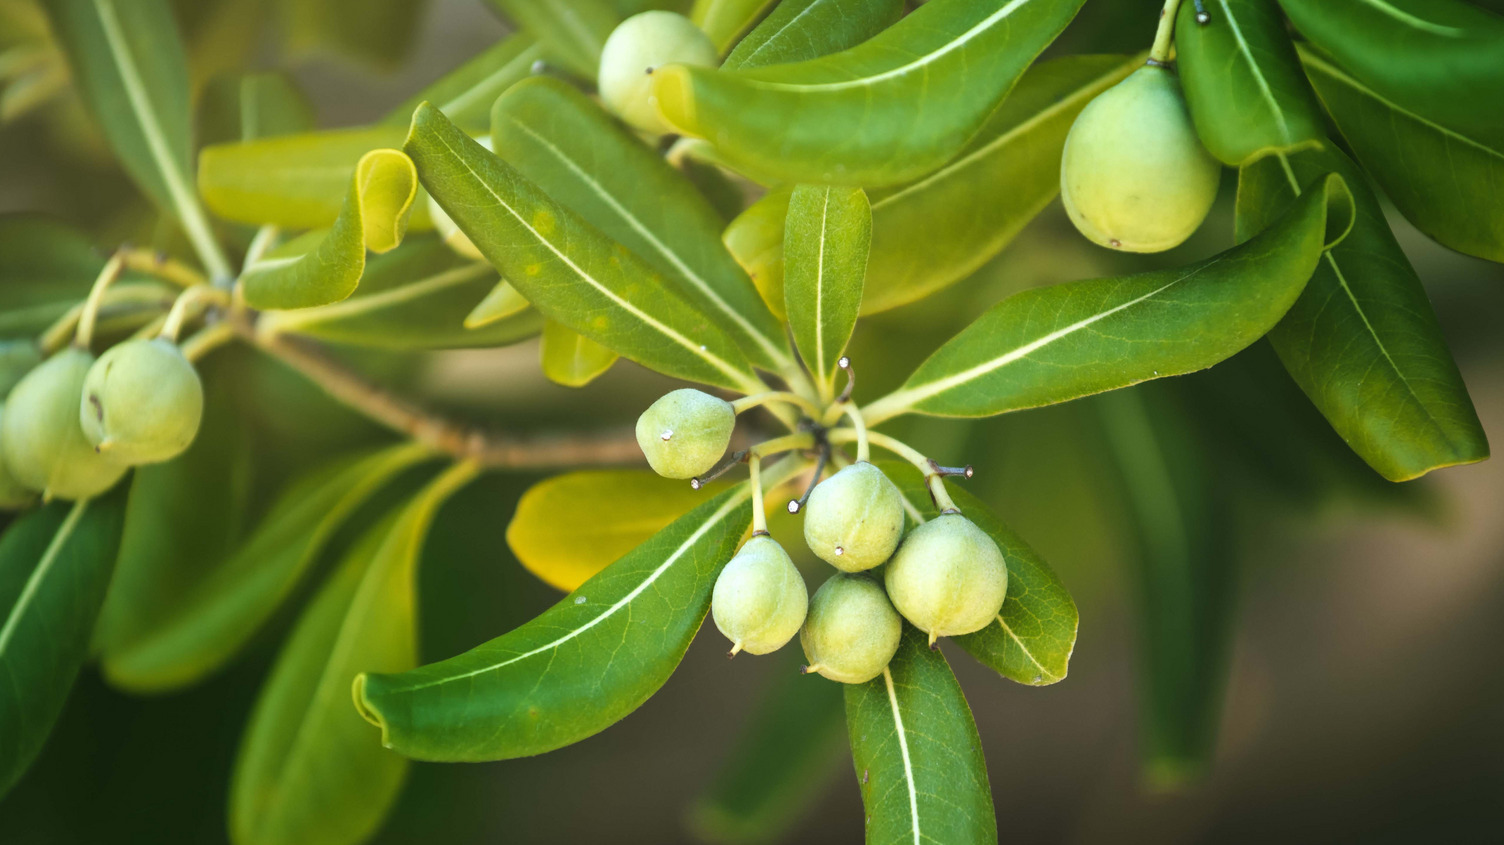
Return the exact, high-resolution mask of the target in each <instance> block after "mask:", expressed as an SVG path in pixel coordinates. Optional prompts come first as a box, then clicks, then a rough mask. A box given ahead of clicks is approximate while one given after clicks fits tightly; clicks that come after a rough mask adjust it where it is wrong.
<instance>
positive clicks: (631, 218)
mask: <svg viewBox="0 0 1504 845" xmlns="http://www.w3.org/2000/svg"><path fill="white" fill-rule="evenodd" d="M491 138H492V147H493V149H495V150H496V154H497V155H498V156H500V157H501V158H502V159H503V160H504V161H506V163H507V164H509V165H511V166H512V167H515V168H516V169H517V171H518V172H519V173H521V174H522V176H523V177H524V178H526V179H527V180H528V181H530V182H532V183H533V184H535V185H537V186H538V187H539V188H540V189H542V190H543V192H544V193H545V194H547V195H548V196H549V197H550V198H551V199H553V200H554V201H556V202H558V203H560V204H561V205H563V206H565V207H566V208H568V209H569V210H571V211H573V212H575V213H576V214H578V215H580V217H582V218H583V219H584V220H585V222H586V223H589V224H590V225H591V226H594V227H595V228H597V229H599V230H601V231H602V232H603V233H605V235H606V236H607V237H609V238H611V239H612V240H614V241H616V242H617V243H620V244H622V245H623V246H625V247H626V248H627V249H630V250H631V251H632V252H634V253H636V255H637V256H638V257H640V258H642V259H643V260H644V261H646V262H647V263H648V264H649V265H650V266H651V267H652V268H653V269H654V270H656V271H657V272H659V273H661V274H663V276H664V278H666V279H668V280H669V281H670V282H671V283H672V284H673V285H674V287H675V289H676V290H677V291H678V292H679V293H680V294H682V295H683V296H684V298H685V299H687V300H689V301H690V302H691V303H693V304H694V305H695V306H696V307H697V308H698V309H699V310H700V311H702V312H704V313H705V314H707V315H709V316H711V317H712V318H714V319H715V320H716V322H717V324H718V325H719V326H720V327H721V328H722V329H723V330H725V331H726V332H727V333H728V334H730V335H731V337H732V338H733V339H734V340H735V341H736V342H737V345H738V346H740V347H741V348H742V350H743V351H744V352H745V353H746V355H747V357H748V358H750V359H751V361H752V363H754V364H756V365H758V366H760V367H763V368H765V369H773V370H776V369H779V368H780V367H787V366H790V361H791V359H790V356H789V354H788V345H787V343H786V342H785V340H784V335H783V327H782V326H780V325H779V324H778V321H777V320H775V319H773V315H772V314H770V313H769V312H768V310H767V309H766V308H764V307H763V305H762V302H761V301H760V300H759V299H758V297H757V294H756V292H755V290H754V288H753V287H752V285H751V284H750V283H749V281H748V279H747V276H746V274H744V273H743V272H742V271H741V269H740V268H739V267H738V266H737V264H736V261H735V260H734V259H733V258H731V256H729V255H727V254H726V250H725V249H724V248H723V247H722V246H721V243H720V228H721V221H720V216H719V215H718V214H716V212H715V210H714V208H712V207H711V205H710V203H709V202H707V201H706V200H705V198H704V197H703V196H701V195H700V192H699V191H698V190H696V189H695V187H694V185H693V183H691V182H690V181H689V180H688V179H686V178H685V177H684V174H682V173H680V172H679V171H678V170H675V169H674V168H673V167H672V166H670V165H669V164H668V163H667V162H665V161H664V160H663V157H662V156H660V155H657V154H656V153H654V152H653V151H652V150H651V149H649V148H648V147H646V146H644V145H643V143H642V142H641V141H640V140H638V139H637V138H636V137H635V136H634V135H632V134H631V133H629V132H628V131H627V130H626V129H624V128H622V126H621V125H620V124H619V123H617V122H616V121H615V120H612V119H611V117H610V116H608V115H607V114H606V113H605V112H604V111H602V110H601V108H600V106H598V105H596V104H595V103H594V102H592V101H591V100H590V98H589V97H586V96H585V95H584V94H581V93H580V92H579V91H578V90H576V89H575V88H574V87H573V86H571V85H568V84H566V83H564V82H561V81H560V80H557V79H549V78H543V77H540V78H537V79H532V80H528V81H526V82H523V83H520V84H518V85H516V86H515V87H513V88H512V89H511V90H509V91H508V92H507V93H506V94H504V95H503V96H502V97H501V99H499V100H497V101H496V107H495V109H494V110H493V111H492V113H491Z"/></svg>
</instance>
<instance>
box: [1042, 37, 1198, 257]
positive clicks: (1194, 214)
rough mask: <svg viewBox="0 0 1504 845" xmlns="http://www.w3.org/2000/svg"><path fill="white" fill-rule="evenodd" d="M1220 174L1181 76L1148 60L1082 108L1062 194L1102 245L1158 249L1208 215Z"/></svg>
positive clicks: (1080, 225) (1079, 223) (1070, 139)
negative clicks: (1182, 88)
mask: <svg viewBox="0 0 1504 845" xmlns="http://www.w3.org/2000/svg"><path fill="white" fill-rule="evenodd" d="M1220 176H1221V166H1220V165H1219V164H1217V160H1216V159H1214V158H1212V156H1211V154H1210V153H1208V152H1207V151H1206V148H1205V147H1203V146H1202V145H1201V139H1200V138H1198V137H1197V136H1196V127H1195V126H1194V125H1192V123H1191V113H1190V111H1189V110H1187V108H1186V104H1185V96H1184V95H1183V94H1182V93H1181V92H1180V80H1179V79H1178V78H1176V76H1175V74H1174V72H1173V71H1171V70H1169V69H1168V68H1163V67H1158V66H1156V65H1147V66H1145V67H1142V68H1140V69H1138V70H1136V71H1134V72H1133V73H1132V74H1131V75H1130V76H1129V77H1128V78H1127V79H1125V80H1123V81H1122V82H1119V83H1118V84H1117V85H1114V86H1113V87H1111V88H1109V89H1107V90H1106V91H1103V92H1102V93H1101V94H1099V95H1097V98H1096V99H1094V100H1092V101H1091V102H1090V103H1088V104H1087V106H1086V108H1084V109H1082V110H1081V114H1080V116H1078V117H1077V118H1076V122H1075V124H1074V125H1072V126H1071V131H1070V134H1069V135H1067V136H1066V139H1065V154H1064V156H1063V157H1062V158H1061V165H1060V198H1061V200H1062V201H1063V202H1064V203H1065V210H1066V211H1067V212H1068V213H1069V214H1070V217H1071V222H1072V223H1075V224H1076V228H1077V229H1079V230H1081V234H1083V235H1085V236H1086V237H1088V238H1090V239H1091V240H1093V241H1095V242H1096V243H1098V244H1101V245H1102V246H1106V247H1112V248H1113V249H1121V250H1124V251H1127V252H1160V251H1163V250H1166V249H1169V248H1170V247H1173V246H1176V245H1177V244H1179V243H1181V242H1182V241H1184V240H1185V239H1186V238H1188V237H1190V236H1191V233H1192V232H1194V231H1196V227H1198V226H1200V225H1201V221H1202V220H1204V219H1206V213H1207V212H1208V211H1210V210H1211V207H1212V201H1213V200H1215V199H1216V198H1217V182H1218V179H1219V178H1220Z"/></svg>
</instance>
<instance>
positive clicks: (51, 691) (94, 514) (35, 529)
mask: <svg viewBox="0 0 1504 845" xmlns="http://www.w3.org/2000/svg"><path fill="white" fill-rule="evenodd" d="M125 496H126V486H125V485H123V484H122V485H118V486H117V488H116V489H115V491H114V492H112V493H107V494H105V496H104V497H103V498H100V499H96V500H92V501H90V500H84V501H80V502H77V503H68V502H53V503H52V504H50V505H45V506H43V507H42V508H40V509H39V510H35V511H32V512H30V513H28V514H26V515H25V516H23V517H21V518H20V519H18V520H16V521H15V522H14V523H12V524H11V525H10V527H9V528H8V529H7V530H6V532H5V536H4V537H3V538H0V667H3V668H4V673H5V676H6V683H5V684H4V685H3V686H0V796H3V795H4V794H5V793H6V792H7V791H9V790H10V788H11V787H12V786H14V785H15V783H16V781H17V780H19V779H20V777H21V775H22V774H24V773H25V771H26V769H27V767H28V766H30V765H31V762H32V761H33V760H35V759H36V756H37V753H38V752H39V751H41V749H42V744H43V743H44V742H46V741H47V735H48V733H50V732H51V730H52V725H53V723H54V722H56V721H57V717H58V714H59V713H61V712H62V709H63V704H64V702H66V701H67V698H68V691H69V689H71V688H72V687H73V679H74V678H75V677H77V676H78V670H79V669H80V668H81V667H82V666H83V664H84V661H85V660H86V659H87V658H88V656H89V632H90V631H92V630H93V628H94V617H95V615H96V614H97V613H99V606H100V604H101V603H103V602H104V595H105V589H106V588H107V587H108V586H109V583H110V573H111V572H112V571H113V570H114V568H115V550H116V548H117V547H118V545H119V543H120V525H121V523H122V522H123V521H124V517H125Z"/></svg>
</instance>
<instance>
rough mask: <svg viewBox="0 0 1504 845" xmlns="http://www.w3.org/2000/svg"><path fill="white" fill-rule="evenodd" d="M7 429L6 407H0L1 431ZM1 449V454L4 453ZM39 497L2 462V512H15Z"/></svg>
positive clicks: (0, 466)
mask: <svg viewBox="0 0 1504 845" xmlns="http://www.w3.org/2000/svg"><path fill="white" fill-rule="evenodd" d="M4 428H5V407H4V406H3V405H0V431H3V430H4ZM4 451H5V450H4V448H3V447H0V454H3V453H4ZM36 497H37V494H36V491H35V490H32V489H31V488H30V487H27V486H26V485H24V484H22V483H21V482H19V481H17V480H16V479H15V478H14V477H13V476H12V475H11V474H10V470H8V469H6V468H5V461H3V460H0V510H15V509H17V508H23V507H26V506H27V505H29V504H31V500H32V499H35V498H36Z"/></svg>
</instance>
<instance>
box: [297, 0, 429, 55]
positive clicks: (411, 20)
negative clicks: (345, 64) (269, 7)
mask: <svg viewBox="0 0 1504 845" xmlns="http://www.w3.org/2000/svg"><path fill="white" fill-rule="evenodd" d="M424 5H425V0H292V2H284V3H282V4H280V6H281V8H282V11H283V16H284V22H283V26H284V28H285V29H286V30H287V41H288V42H289V45H290V46H291V48H292V49H293V50H294V51H310V50H330V51H333V52H336V53H338V54H339V55H342V56H348V57H350V58H353V59H356V60H357V61H360V62H362V63H364V64H365V65H367V66H369V67H372V68H375V69H377V70H385V71H390V70H394V69H396V68H397V67H399V66H401V65H402V63H403V60H404V59H405V58H406V57H407V55H408V54H409V53H411V52H412V48H413V44H414V43H415V42H416V41H417V33H418V31H419V30H420V29H421V26H420V23H421V21H422V12H423V6H424Z"/></svg>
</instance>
